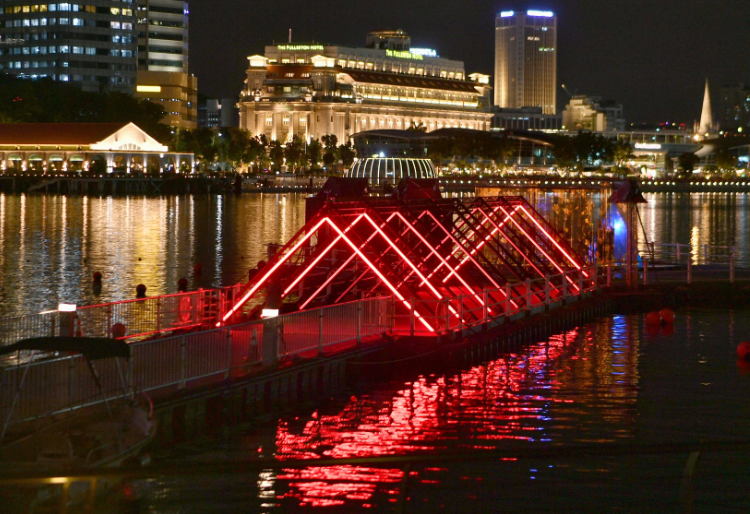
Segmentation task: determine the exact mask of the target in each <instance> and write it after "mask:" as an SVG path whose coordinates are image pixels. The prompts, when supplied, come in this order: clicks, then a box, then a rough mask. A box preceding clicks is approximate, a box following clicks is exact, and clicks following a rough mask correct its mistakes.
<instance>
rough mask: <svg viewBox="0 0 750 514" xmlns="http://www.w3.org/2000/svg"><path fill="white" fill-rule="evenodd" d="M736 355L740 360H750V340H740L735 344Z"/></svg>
mask: <svg viewBox="0 0 750 514" xmlns="http://www.w3.org/2000/svg"><path fill="white" fill-rule="evenodd" d="M737 357H739V359H740V360H741V361H745V362H750V341H742V342H741V343H740V344H738V345H737Z"/></svg>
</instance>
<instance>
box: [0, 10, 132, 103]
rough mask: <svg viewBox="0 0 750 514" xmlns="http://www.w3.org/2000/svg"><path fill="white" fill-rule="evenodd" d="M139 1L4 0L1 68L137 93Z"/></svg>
mask: <svg viewBox="0 0 750 514" xmlns="http://www.w3.org/2000/svg"><path fill="white" fill-rule="evenodd" d="M135 1H136V0H97V1H96V2H91V1H89V2H76V3H69V2H55V3H39V2H34V1H33V0H4V1H3V2H2V3H0V73H9V74H13V75H17V76H19V77H23V78H28V79H38V78H45V77H49V78H51V79H53V80H56V81H60V82H69V83H72V84H75V85H77V86H79V87H81V88H82V89H83V90H85V91H93V92H101V91H118V92H124V93H133V91H134V90H135V82H136V30H135V26H136V5H135Z"/></svg>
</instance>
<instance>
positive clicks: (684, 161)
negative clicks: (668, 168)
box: [677, 152, 700, 177]
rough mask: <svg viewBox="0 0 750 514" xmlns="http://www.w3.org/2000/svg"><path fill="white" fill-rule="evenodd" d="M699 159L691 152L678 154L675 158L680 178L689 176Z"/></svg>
mask: <svg viewBox="0 0 750 514" xmlns="http://www.w3.org/2000/svg"><path fill="white" fill-rule="evenodd" d="M699 160H700V159H699V158H698V156H696V155H695V154H694V153H692V152H685V153H683V154H680V156H679V157H678V158H677V167H678V169H679V175H680V176H683V177H685V176H690V175H691V174H692V173H693V170H694V169H695V165H696V164H698V161H699Z"/></svg>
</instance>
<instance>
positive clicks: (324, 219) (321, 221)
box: [216, 218, 328, 326]
mask: <svg viewBox="0 0 750 514" xmlns="http://www.w3.org/2000/svg"><path fill="white" fill-rule="evenodd" d="M327 219H328V218H323V219H322V220H320V221H319V222H318V223H317V224H316V225H315V226H314V227H313V228H312V230H310V231H309V232H308V233H307V234H305V237H303V238H302V239H301V240H300V241H299V242H298V243H297V244H296V245H294V246H293V247H292V250H291V251H290V252H289V253H287V254H286V255H284V257H282V258H281V259H279V261H278V262H277V263H276V264H274V265H273V266H272V267H271V269H270V270H269V271H267V272H266V273H265V275H263V278H262V279H260V280H259V281H258V282H257V283H256V284H255V285H254V286H253V287H251V288H250V290H249V291H248V292H247V293H245V296H243V297H242V299H240V301H239V302H237V303H235V304H234V307H232V308H231V309H230V310H229V312H227V313H226V314H225V315H224V317H223V318H222V319H221V322H219V323H217V324H216V326H220V325H221V323H223V322H225V321H226V320H228V319H229V318H230V317H231V316H232V314H234V313H235V312H237V309H239V308H240V307H242V306H243V305H244V304H245V302H246V301H247V300H248V299H250V297H251V296H252V295H253V294H255V291H257V290H258V288H259V287H260V286H261V284H263V282H265V281H266V280H267V279H268V277H270V276H271V275H272V274H273V272H274V271H276V270H277V269H278V268H279V266H281V265H282V264H284V263H285V262H286V261H287V260H288V259H289V258H290V257H291V256H292V255H293V254H294V252H296V251H297V250H299V247H300V246H302V245H303V244H305V241H307V240H308V239H310V238H311V237H312V235H313V234H314V233H315V232H316V231H317V230H318V229H319V228H320V226H321V225H322V224H323V223H325V222H326V220H327Z"/></svg>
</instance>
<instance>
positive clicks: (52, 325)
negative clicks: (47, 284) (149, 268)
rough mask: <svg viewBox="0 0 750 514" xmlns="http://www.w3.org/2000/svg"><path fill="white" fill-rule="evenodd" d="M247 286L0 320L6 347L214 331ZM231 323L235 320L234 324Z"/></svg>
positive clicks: (0, 336)
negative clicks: (39, 340) (67, 338)
mask: <svg viewBox="0 0 750 514" xmlns="http://www.w3.org/2000/svg"><path fill="white" fill-rule="evenodd" d="M241 288H242V284H236V285H234V286H230V287H224V288H221V289H204V290H199V291H191V292H188V293H178V294H169V295H161V296H153V297H148V298H141V299H133V300H123V301H120V302H112V303H105V304H98V305H86V306H81V307H78V308H77V309H76V311H75V312H74V313H62V312H58V311H56V310H53V311H47V312H43V313H39V314H31V315H28V316H19V317H13V318H2V319H0V345H8V344H13V343H15V342H17V341H19V340H21V339H26V338H29V337H45V336H60V335H78V336H81V335H82V336H86V337H115V338H132V337H144V336H149V335H154V334H159V333H162V332H168V331H173V330H178V329H188V328H192V327H197V326H208V325H209V324H210V323H211V322H215V321H217V320H218V319H219V317H220V316H222V315H223V313H225V312H227V311H228V310H229V309H230V307H231V305H232V303H233V299H234V298H236V297H237V296H238V293H239V291H240V289H241ZM230 321H231V320H230Z"/></svg>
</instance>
